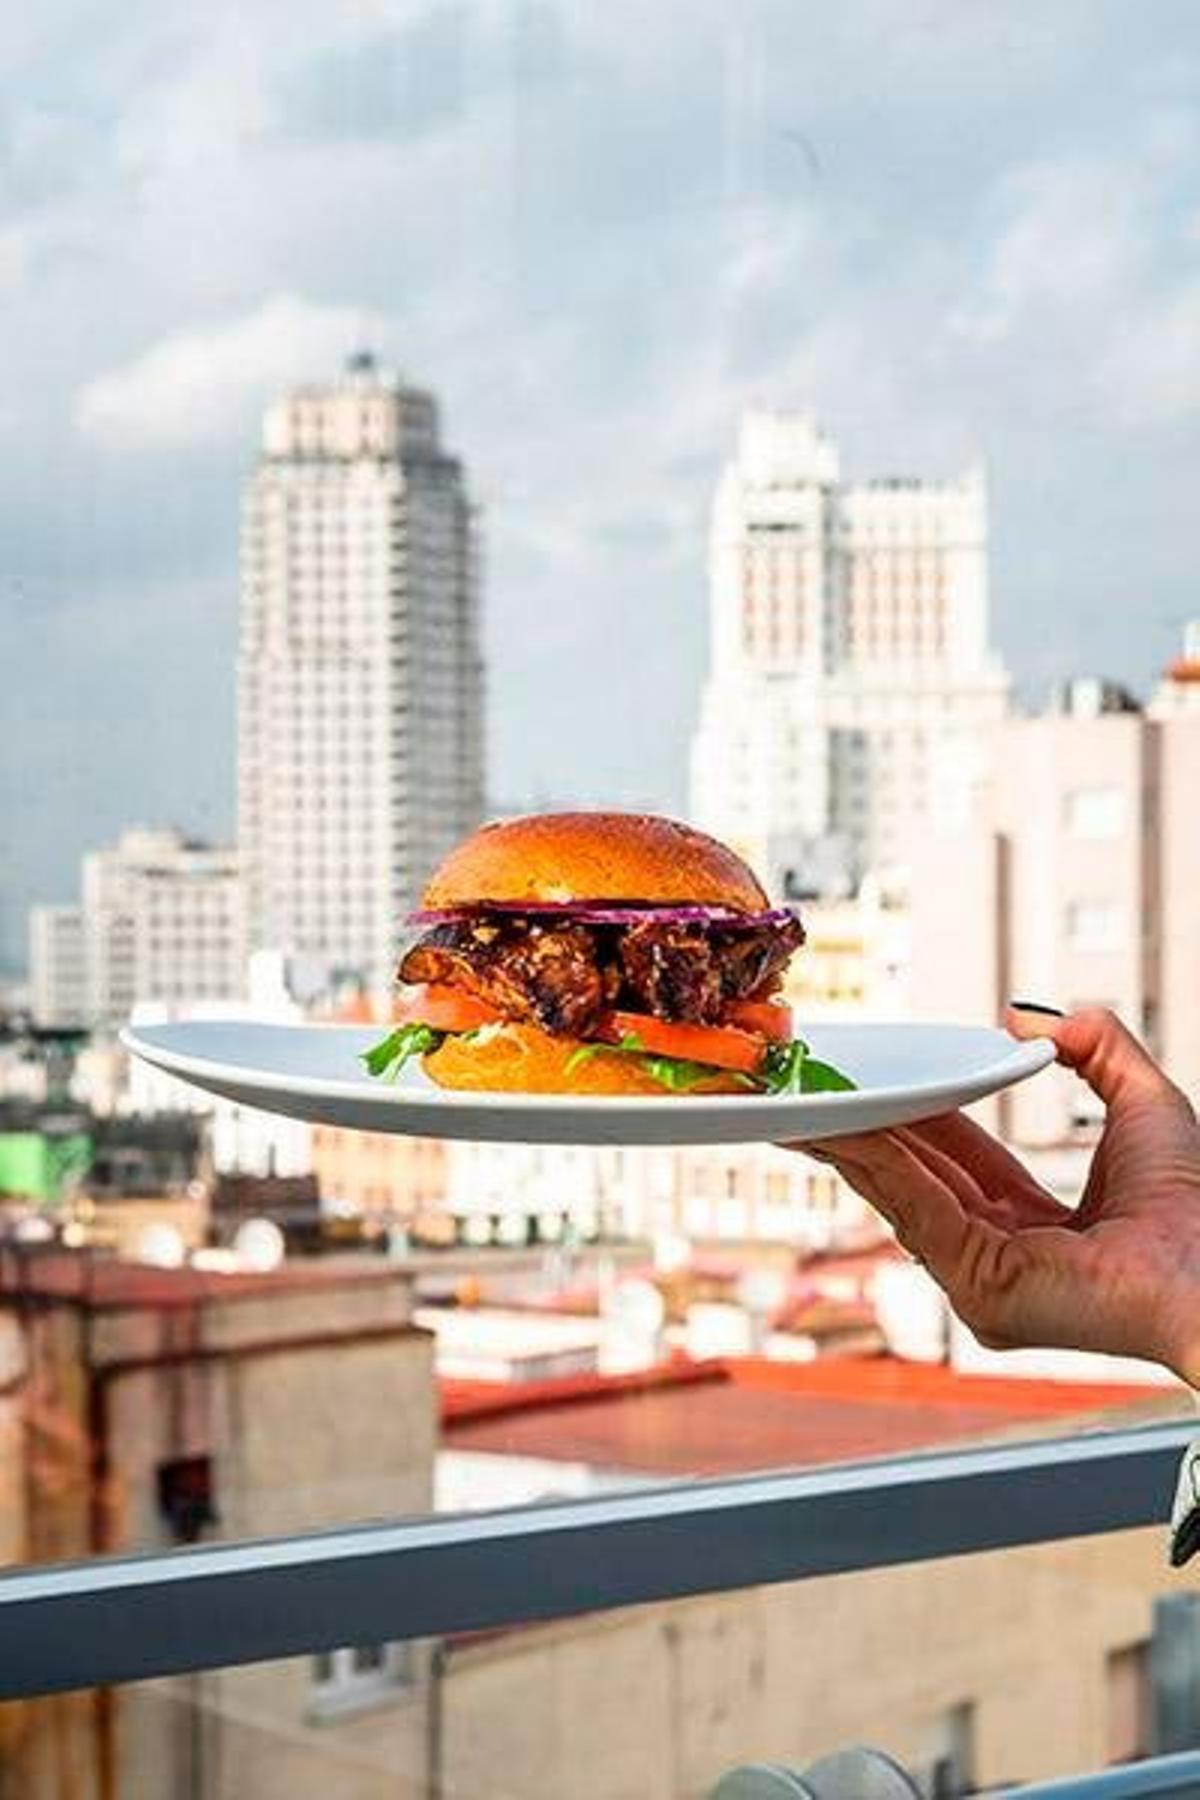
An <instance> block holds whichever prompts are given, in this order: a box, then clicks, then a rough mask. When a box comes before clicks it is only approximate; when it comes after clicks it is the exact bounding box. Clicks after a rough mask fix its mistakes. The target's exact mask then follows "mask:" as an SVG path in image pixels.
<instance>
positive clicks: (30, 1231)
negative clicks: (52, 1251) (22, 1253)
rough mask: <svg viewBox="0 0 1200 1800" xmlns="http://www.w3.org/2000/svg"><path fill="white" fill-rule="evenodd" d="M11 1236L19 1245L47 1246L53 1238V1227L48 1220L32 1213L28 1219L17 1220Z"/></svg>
mask: <svg viewBox="0 0 1200 1800" xmlns="http://www.w3.org/2000/svg"><path fill="white" fill-rule="evenodd" d="M13 1236H14V1237H15V1238H16V1240H17V1242H18V1243H19V1244H47V1243H49V1241H50V1239H51V1238H52V1237H53V1236H54V1227H53V1225H52V1224H51V1223H50V1221H49V1219H43V1218H39V1216H38V1215H37V1213H32V1214H30V1216H29V1217H28V1218H25V1219H18V1220H17V1223H16V1225H15V1226H14V1228H13Z"/></svg>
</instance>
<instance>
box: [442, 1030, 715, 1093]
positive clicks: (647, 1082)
mask: <svg viewBox="0 0 1200 1800" xmlns="http://www.w3.org/2000/svg"><path fill="white" fill-rule="evenodd" d="M579 1048H580V1045H579V1043H578V1042H577V1041H576V1040H575V1039H572V1038H560V1037H551V1035H550V1033H549V1032H548V1031H540V1030H539V1029H538V1027H537V1026H536V1025H505V1026H502V1027H501V1028H500V1029H499V1030H498V1031H496V1032H495V1033H494V1034H493V1035H489V1036H486V1037H478V1038H475V1039H474V1040H473V1041H469V1042H468V1041H466V1040H464V1039H463V1038H458V1037H448V1038H447V1039H446V1041H445V1042H444V1043H443V1044H442V1046H441V1048H440V1049H438V1050H435V1051H433V1052H432V1054H431V1055H429V1056H425V1057H423V1058H422V1059H421V1060H422V1062H423V1064H424V1067H425V1072H426V1074H427V1075H428V1076H429V1077H430V1078H431V1080H433V1081H436V1082H437V1084H438V1086H439V1087H444V1088H475V1089H478V1088H483V1089H490V1090H491V1091H492V1092H493V1093H506V1094H609V1095H621V1094H649V1095H653V1096H654V1098H655V1099H658V1100H661V1099H662V1097H663V1095H664V1094H665V1093H667V1092H669V1090H668V1089H667V1088H665V1087H663V1085H662V1083H661V1082H659V1081H655V1080H654V1079H653V1077H651V1076H649V1075H647V1074H646V1072H645V1070H644V1069H641V1068H639V1066H638V1064H637V1063H636V1062H635V1061H634V1060H633V1058H632V1057H630V1056H622V1055H620V1054H619V1053H617V1052H614V1053H613V1054H612V1055H604V1054H601V1055H600V1056H589V1057H588V1059H587V1061H586V1062H581V1063H580V1064H579V1066H578V1068H575V1069H572V1070H570V1072H569V1073H568V1070H567V1064H568V1062H569V1061H570V1060H571V1057H572V1056H573V1055H574V1054H575V1052H576V1050H578V1049H579ZM745 1091H746V1089H745V1087H744V1085H743V1084H742V1083H741V1082H739V1081H738V1080H737V1079H736V1078H735V1077H734V1076H727V1075H722V1074H721V1073H720V1072H719V1071H714V1073H713V1077H712V1080H711V1081H702V1082H700V1083H699V1084H698V1085H697V1086H696V1087H694V1088H690V1089H689V1090H688V1092H689V1093H693V1094H740V1093H745ZM680 1097H681V1098H683V1099H686V1098H687V1095H686V1094H684V1095H682V1096H680Z"/></svg>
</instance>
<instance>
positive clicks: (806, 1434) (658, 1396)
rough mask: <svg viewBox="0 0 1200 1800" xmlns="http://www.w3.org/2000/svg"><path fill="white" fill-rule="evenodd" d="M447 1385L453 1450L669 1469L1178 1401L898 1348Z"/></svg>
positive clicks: (893, 1448)
mask: <svg viewBox="0 0 1200 1800" xmlns="http://www.w3.org/2000/svg"><path fill="white" fill-rule="evenodd" d="M441 1391H442V1415H443V1424H444V1439H443V1441H444V1443H445V1445H446V1447H447V1448H449V1449H453V1450H474V1451H493V1452H496V1453H498V1454H503V1455H508V1456H531V1457H540V1458H543V1459H547V1460H551V1461H566V1462H574V1463H587V1464H591V1465H592V1466H594V1467H597V1468H607V1469H631V1470H637V1471H639V1472H640V1473H643V1474H646V1475H661V1476H668V1477H670V1476H684V1475H730V1474H737V1473H746V1472H748V1471H750V1470H754V1469H768V1468H784V1467H786V1468H793V1467H795V1466H797V1465H802V1466H805V1465H812V1464H817V1463H831V1462H840V1461H849V1460H855V1459H860V1458H864V1457H872V1456H886V1455H889V1454H893V1453H898V1452H901V1451H904V1450H912V1449H918V1448H920V1449H927V1448H932V1447H933V1446H936V1445H945V1444H952V1443H964V1442H968V1441H970V1440H972V1439H975V1440H978V1439H981V1438H994V1437H997V1436H1002V1435H1005V1434H1007V1433H1009V1432H1013V1433H1016V1432H1023V1433H1025V1434H1026V1435H1028V1434H1029V1433H1030V1432H1031V1430H1032V1431H1036V1430H1039V1429H1042V1428H1044V1427H1045V1426H1046V1425H1050V1424H1054V1425H1065V1424H1066V1423H1067V1422H1068V1421H1074V1422H1076V1423H1078V1422H1079V1421H1085V1422H1086V1421H1088V1420H1089V1419H1090V1420H1091V1421H1092V1422H1098V1415H1102V1414H1109V1413H1114V1412H1118V1413H1124V1412H1134V1411H1136V1412H1137V1413H1138V1414H1140V1415H1141V1416H1147V1415H1148V1414H1150V1413H1162V1412H1164V1411H1165V1410H1167V1409H1168V1408H1169V1407H1170V1406H1171V1405H1172V1403H1173V1396H1172V1395H1171V1393H1170V1391H1169V1390H1168V1391H1167V1392H1166V1393H1165V1394H1164V1393H1163V1392H1161V1391H1159V1392H1158V1393H1156V1394H1155V1395H1154V1396H1149V1395H1148V1394H1147V1390H1146V1389H1145V1388H1139V1387H1134V1386H1130V1385H1127V1384H1124V1383H1118V1382H1086V1383H1084V1382H1060V1381H1038V1380H1029V1379H1025V1378H1022V1377H1006V1376H993V1375H962V1374H958V1373H956V1372H955V1371H953V1370H951V1369H948V1368H945V1367H943V1366H941V1365H929V1364H917V1363H904V1362H900V1361H898V1360H897V1359H895V1358H892V1357H874V1358H863V1359H849V1358H846V1359H829V1360H825V1361H819V1362H814V1363H804V1364H794V1363H778V1362H768V1361H766V1360H764V1359H757V1358H735V1359H722V1360H719V1361H714V1362H705V1363H693V1364H688V1363H683V1364H680V1365H665V1366H661V1367H659V1368H656V1369H652V1370H646V1371H642V1372H639V1373H638V1374H636V1375H627V1376H601V1375H581V1376H577V1377H564V1378H562V1379H560V1380H555V1381H548V1382H529V1383H526V1384H524V1385H522V1386H521V1387H520V1388H519V1389H516V1388H512V1387H503V1386H497V1385H496V1384H488V1383H477V1382H461V1381H458V1382H454V1381H444V1382H442V1384H441Z"/></svg>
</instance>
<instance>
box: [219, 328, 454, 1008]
mask: <svg viewBox="0 0 1200 1800" xmlns="http://www.w3.org/2000/svg"><path fill="white" fill-rule="evenodd" d="M482 699H483V696H482V667H481V659H480V646H479V620H478V566H477V546H476V532H475V523H474V514H473V511H472V507H471V503H470V500H469V497H468V494H467V490H466V486H465V483H464V479H463V471H462V467H461V465H460V463H459V462H458V461H457V460H456V459H455V458H454V457H452V456H450V455H448V454H447V453H446V451H445V450H444V449H443V448H442V445H441V442H440V439H439V435H438V415H437V406H436V403H435V401H434V399H433V397H432V395H430V394H428V393H425V392H423V391H422V390H420V389H418V388H412V387H409V386H407V385H406V384H405V383H404V382H403V381H401V380H399V379H397V378H394V377H392V376H389V375H387V374H385V372H384V371H383V370H381V369H380V368H379V367H378V366H377V364H376V363H375V360H374V358H373V357H370V356H368V355H365V354H364V355H359V356H355V357H353V358H352V359H351V360H350V362H349V364H348V365H347V368H346V371H345V373H344V375H343V376H342V378H341V379H340V380H338V381H335V382H332V383H330V384H328V385H323V386H314V387H303V388H298V389H296V390H295V391H294V392H292V393H290V394H288V395H287V396H286V397H285V398H284V399H283V400H281V401H280V402H279V403H278V404H276V405H274V406H272V407H270V408H269V410H268V412H267V415H266V419H265V424H264V430H263V447H262V454H261V456H260V458H259V462H258V466H257V468H256V469H255V471H254V473H253V474H252V475H251V477H250V479H249V481H248V483H247V485H246V492H245V502H244V512H243V535H242V605H241V648H240V658H239V814H240V842H241V849H242V854H243V858H244V867H245V875H246V885H247V904H248V912H249V927H250V941H251V945H252V947H254V948H269V949H278V950H283V951H285V952H288V953H290V954H293V955H297V956H301V957H304V958H307V959H311V960H312V961H313V962H314V963H315V964H316V965H317V966H318V967H319V968H321V969H322V970H323V971H325V972H327V973H329V974H333V973H335V972H342V973H346V974H353V975H356V976H358V977H360V978H362V979H364V980H366V981H367V982H368V983H370V985H371V986H373V987H376V988H382V987H384V986H386V984H387V982H388V980H389V978H390V974H391V967H392V963H393V960H394V949H395V935H396V921H397V916H398V914H399V913H400V912H401V911H402V910H403V909H404V908H405V907H407V906H409V905H411V903H412V902H413V900H414V898H415V896H416V895H417V893H418V892H419V889H420V886H421V884H422V882H423V881H424V879H425V877H426V876H427V875H428V874H429V872H430V871H431V869H432V868H433V866H434V865H435V864H436V863H437V861H438V860H439V859H440V857H441V856H442V855H444V853H445V852H446V850H447V849H448V848H449V847H450V845H451V844H452V843H453V842H454V841H455V840H456V839H457V838H459V837H461V836H462V835H463V834H464V833H465V832H467V831H469V830H470V829H471V828H472V827H473V826H474V825H475V824H476V823H477V822H478V819H479V815H480V810H481V806H482V719H481V711H482Z"/></svg>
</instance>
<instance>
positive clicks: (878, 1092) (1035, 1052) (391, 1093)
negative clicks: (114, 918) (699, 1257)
mask: <svg viewBox="0 0 1200 1800" xmlns="http://www.w3.org/2000/svg"><path fill="white" fill-rule="evenodd" d="M822 1023H824V1024H827V1025H849V1026H852V1027H853V1028H855V1029H858V1030H863V1029H868V1030H869V1029H871V1028H872V1026H874V1027H876V1028H877V1029H892V1030H895V1029H899V1030H906V1029H909V1028H911V1027H914V1026H915V1027H918V1028H923V1027H927V1028H928V1029H930V1030H954V1031H990V1032H993V1033H994V1034H995V1036H996V1037H997V1038H1004V1037H1006V1036H1007V1035H1008V1034H1007V1033H1005V1032H1004V1030H1003V1028H1002V1027H1001V1026H995V1025H967V1024H963V1023H961V1022H958V1021H955V1022H952V1021H949V1020H947V1021H937V1020H923V1019H912V1020H861V1021H860V1020H850V1019H844V1020H843V1019H830V1020H826V1021H823V1022H822V1021H817V1022H816V1024H817V1029H818V1030H819V1029H820V1028H821V1024H822ZM231 1025H232V1026H247V1025H248V1026H253V1027H258V1028H262V1027H266V1028H267V1029H269V1030H272V1031H309V1032H323V1031H328V1032H351V1031H364V1030H367V1029H368V1027H366V1026H364V1025H357V1024H352V1023H346V1022H341V1021H338V1020H305V1021H303V1022H295V1021H290V1020H278V1019H237V1018H227V1019H189V1020H184V1019H180V1020H164V1021H162V1022H161V1023H158V1024H154V1025H146V1026H144V1027H138V1026H136V1025H133V1024H132V1023H130V1024H126V1025H124V1026H122V1027H121V1029H120V1031H119V1032H118V1034H117V1035H118V1041H119V1042H120V1044H121V1045H122V1047H123V1048H124V1049H126V1050H128V1051H129V1052H130V1053H131V1054H133V1055H134V1056H137V1057H140V1058H141V1060H142V1061H143V1062H148V1063H150V1064H151V1065H152V1066H153V1067H155V1068H159V1069H163V1070H164V1072H165V1073H167V1074H173V1075H178V1076H180V1077H181V1078H182V1079H186V1073H185V1070H197V1071H200V1070H203V1071H204V1072H206V1073H211V1074H212V1075H214V1076H217V1077H219V1078H221V1079H223V1080H225V1081H228V1080H230V1079H234V1080H238V1081H239V1082H240V1083H241V1085H243V1086H247V1085H248V1086H251V1087H253V1086H257V1087H258V1088H259V1089H268V1088H273V1089H274V1090H275V1091H276V1092H277V1093H286V1094H292V1095H295V1096H297V1097H298V1098H302V1099H315V1098H320V1097H321V1096H323V1095H328V1096H331V1097H337V1098H344V1099H354V1100H359V1101H364V1100H375V1101H377V1102H378V1103H379V1105H380V1106H381V1108H383V1109H384V1110H390V1109H392V1108H401V1107H404V1106H411V1105H417V1106H430V1105H433V1106H451V1107H454V1108H456V1109H457V1110H465V1109H467V1108H468V1107H472V1106H473V1107H481V1108H483V1109H485V1110H486V1109H488V1108H492V1107H500V1108H505V1109H511V1110H515V1111H517V1112H528V1113H538V1112H547V1111H549V1112H552V1113H562V1112H568V1111H572V1110H577V1109H579V1108H583V1109H584V1110H585V1111H586V1112H589V1113H592V1114H593V1115H595V1116H598V1117H604V1116H606V1115H612V1114H616V1113H622V1112H628V1111H629V1110H631V1109H632V1110H634V1111H637V1112H642V1113H643V1114H647V1115H648V1114H649V1113H650V1112H651V1111H657V1110H658V1109H660V1108H663V1107H671V1106H676V1105H678V1102H679V1101H680V1099H684V1100H688V1099H690V1100H692V1101H696V1100H699V1101H700V1102H702V1103H703V1104H704V1105H705V1106H706V1107H713V1108H714V1109H715V1110H716V1112H717V1114H718V1116H719V1115H721V1114H731V1113H737V1112H739V1111H742V1110H746V1109H749V1110H750V1112H751V1113H752V1114H753V1113H760V1114H761V1113H763V1112H764V1111H765V1109H767V1108H770V1109H771V1110H772V1111H775V1110H779V1109H789V1110H790V1109H794V1108H795V1107H797V1106H805V1105H806V1104H807V1105H811V1104H813V1103H814V1102H815V1103H819V1104H820V1105H822V1106H833V1107H835V1108H844V1107H853V1106H855V1105H857V1104H860V1103H861V1102H862V1101H863V1100H864V1099H870V1100H871V1101H882V1102H884V1103H888V1102H892V1101H901V1100H907V1099H909V1098H912V1099H933V1098H936V1096H937V1095H939V1094H941V1093H955V1092H957V1091H959V1089H960V1088H962V1087H964V1086H970V1085H973V1082H967V1083H964V1082H962V1081H947V1080H946V1079H945V1078H944V1077H939V1078H938V1079H936V1080H931V1081H920V1082H909V1083H906V1084H905V1085H903V1086H900V1087H897V1086H895V1085H891V1086H888V1087H872V1088H852V1089H848V1090H838V1089H834V1090H823V1091H821V1092H819V1093H811V1094H701V1095H686V1094H685V1095H678V1094H667V1093H664V1094H663V1095H662V1096H661V1097H660V1096H659V1095H657V1094H534V1093H526V1092H512V1091H510V1090H508V1089H504V1088H496V1089H492V1088H471V1089H463V1088H440V1087H438V1086H437V1085H436V1084H434V1083H431V1084H430V1086H429V1088H428V1090H422V1091H420V1092H413V1091H412V1090H405V1089H403V1088H399V1087H388V1086H386V1085H385V1084H383V1083H379V1082H376V1083H372V1082H370V1081H366V1082H364V1081H363V1080H361V1079H359V1078H355V1077H349V1076H347V1077H344V1078H343V1077H340V1076H334V1077H331V1078H328V1079H324V1078H322V1077H319V1076H311V1075H289V1074H283V1073H279V1074H274V1075H265V1074H264V1072H263V1071H262V1070H261V1069H260V1070H255V1069H253V1068H248V1066H247V1065H246V1064H244V1063H229V1062H216V1061H214V1060H213V1059H212V1058H210V1057H204V1056H194V1055H189V1054H185V1053H182V1052H179V1051H171V1050H162V1049H159V1048H158V1047H157V1046H155V1045H154V1044H153V1043H151V1042H149V1041H148V1040H146V1039H144V1038H142V1037H141V1032H142V1031H143V1030H145V1031H162V1030H170V1029H171V1028H172V1027H173V1026H188V1027H196V1026H199V1027H200V1028H201V1029H202V1030H203V1029H206V1028H212V1027H218V1028H219V1027H228V1026H231ZM1009 1041H1010V1043H1011V1045H1012V1049H1011V1051H1010V1052H1009V1053H1008V1054H1007V1055H1006V1056H1005V1057H1004V1058H1002V1059H1000V1060H999V1061H997V1062H996V1063H995V1064H992V1065H991V1066H990V1073H989V1074H988V1076H987V1077H986V1080H987V1082H988V1086H987V1088H986V1089H985V1093H995V1092H998V1091H1001V1090H1002V1089H1003V1088H1005V1087H1009V1086H1011V1085H1013V1084H1014V1083H1015V1082H1017V1081H1021V1080H1025V1079H1027V1078H1028V1077H1029V1076H1031V1075H1036V1074H1039V1073H1040V1072H1041V1070H1043V1069H1045V1068H1048V1067H1049V1066H1050V1064H1051V1063H1052V1062H1053V1061H1054V1059H1055V1055H1056V1048H1055V1044H1054V1041H1053V1039H1051V1038H1049V1037H1040V1036H1039V1037H1033V1038H1010V1040H1009ZM151 1052H153V1054H151ZM172 1064H174V1065H175V1066H174V1067H172V1066H171V1065H172ZM180 1065H183V1066H182V1067H181V1066H180ZM1001 1071H1003V1072H1004V1074H1005V1079H1004V1080H1001V1081H997V1082H995V1083H994V1084H993V1082H992V1076H993V1075H996V1074H999V1073H1000V1072H1001ZM980 1074H982V1071H980ZM978 1079H979V1076H978V1075H977V1076H976V1077H974V1080H978ZM961 1104H964V1105H969V1104H971V1101H970V1100H964V1101H962V1102H961ZM681 1116H682V1115H681ZM876 1129H886V1127H877V1128H876Z"/></svg>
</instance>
